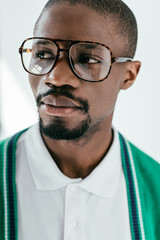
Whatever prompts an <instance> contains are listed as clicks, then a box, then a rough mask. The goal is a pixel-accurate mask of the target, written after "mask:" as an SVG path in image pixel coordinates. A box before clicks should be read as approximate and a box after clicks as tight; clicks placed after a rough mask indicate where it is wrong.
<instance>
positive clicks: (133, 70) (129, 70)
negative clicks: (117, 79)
mask: <svg viewBox="0 0 160 240" xmlns="http://www.w3.org/2000/svg"><path fill="white" fill-rule="evenodd" d="M125 64H126V71H125V74H124V77H123V80H122V82H121V89H123V90H125V89H128V88H129V87H131V86H132V84H133V83H134V81H135V80H136V77H137V75H138V73H139V70H140V67H141V62H140V61H131V62H129V61H128V62H126V63H125Z"/></svg>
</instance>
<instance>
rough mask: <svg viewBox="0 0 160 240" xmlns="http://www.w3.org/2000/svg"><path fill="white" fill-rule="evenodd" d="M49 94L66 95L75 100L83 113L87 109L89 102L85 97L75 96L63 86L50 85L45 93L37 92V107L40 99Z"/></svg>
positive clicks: (86, 111)
mask: <svg viewBox="0 0 160 240" xmlns="http://www.w3.org/2000/svg"><path fill="white" fill-rule="evenodd" d="M49 95H53V96H55V97H59V96H61V97H67V98H68V99H71V100H73V101H75V102H77V103H78V104H79V105H80V107H81V108H82V110H83V111H84V112H85V113H88V111H89V104H88V101H87V100H86V99H82V98H79V97H75V96H74V95H73V94H72V93H71V92H70V91H69V90H68V89H67V88H64V87H52V88H51V89H49V90H48V91H46V92H45V93H40V94H38V96H37V98H36V103H37V107H39V106H40V105H41V99H42V98H43V97H46V96H49Z"/></svg>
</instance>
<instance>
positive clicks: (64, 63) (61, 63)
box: [43, 56, 81, 88]
mask: <svg viewBox="0 0 160 240" xmlns="http://www.w3.org/2000/svg"><path fill="white" fill-rule="evenodd" d="M43 80H44V84H45V85H47V86H48V87H52V86H53V85H54V86H56V87H62V86H64V85H68V86H71V87H73V88H78V87H79V85H80V84H81V80H80V79H79V78H78V77H76V76H75V74H74V73H73V72H72V70H71V68H70V65H69V62H68V60H67V59H66V56H61V57H59V59H58V61H57V63H56V65H55V66H54V68H53V69H52V71H51V72H50V73H48V74H46V75H45V76H44V78H43Z"/></svg>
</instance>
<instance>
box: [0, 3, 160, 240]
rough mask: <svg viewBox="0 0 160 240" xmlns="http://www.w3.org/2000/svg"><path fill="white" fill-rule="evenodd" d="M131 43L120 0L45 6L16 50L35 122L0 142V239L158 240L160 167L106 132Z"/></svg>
mask: <svg viewBox="0 0 160 240" xmlns="http://www.w3.org/2000/svg"><path fill="white" fill-rule="evenodd" d="M136 44H137V25H136V20H135V17H134V15H133V13H132V12H131V10H130V9H129V8H128V7H127V6H126V5H125V4H124V3H123V2H122V1H120V0H103V1H102V0H50V1H49V2H48V3H47V4H46V6H45V8H44V9H43V11H42V13H41V15H40V17H39V19H38V20H37V23H36V25H35V28H34V37H33V38H28V39H27V40H25V41H24V42H23V44H22V46H21V47H20V49H19V51H20V54H21V57H22V64H23V67H24V68H25V70H26V71H27V72H28V73H29V81H30V84H31V88H32V90H33V94H34V97H35V99H36V102H37V107H38V113H39V123H38V124H36V125H35V126H33V127H31V128H29V129H27V130H25V131H23V132H21V133H18V134H16V135H15V136H14V137H12V138H9V139H7V140H5V141H3V142H2V143H1V181H0V182H1V183H0V184H1V188H0V189H1V202H0V204H1V209H0V219H1V222H0V223H1V224H0V230H1V231H0V239H12V240H13V239H20V240H21V239H22V240H28V239H30V240H44V239H46V240H51V239H55V240H62V239H65V240H72V239H74V240H75V239H76V240H79V239H81V240H82V239H86V240H95V239H96V240H97V239H100V240H106V239H108V240H129V239H136V240H138V239H143V240H144V239H148V240H151V239H153V240H158V239H160V227H159V221H160V207H159V204H160V190H159V187H160V184H159V176H160V166H159V164H158V163H157V162H156V161H154V160H152V159H151V158H150V157H148V156H147V155H145V154H144V153H143V152H141V151H140V150H138V149H137V148H136V147H135V146H133V145H132V144H131V143H129V142H128V141H127V140H126V139H125V138H124V137H123V136H122V135H121V134H120V133H118V132H117V131H116V130H115V129H113V128H112V118H113V112H114V108H115V103H116V99H117V96H118V93H119V91H120V90H125V89H128V88H129V87H130V86H132V84H133V83H134V81H135V79H136V76H137V74H138V72H139V69H140V65H141V63H140V62H139V61H134V60H133V57H134V54H135V50H136ZM15 160H16V161H15ZM15 168H16V171H15ZM15 173H16V174H15ZM155 207H156V211H155Z"/></svg>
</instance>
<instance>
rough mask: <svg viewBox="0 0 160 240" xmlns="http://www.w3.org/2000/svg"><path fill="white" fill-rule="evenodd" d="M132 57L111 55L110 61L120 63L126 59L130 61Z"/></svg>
mask: <svg viewBox="0 0 160 240" xmlns="http://www.w3.org/2000/svg"><path fill="white" fill-rule="evenodd" d="M132 60H133V59H132V58H126V57H113V58H112V63H114V62H117V63H122V62H127V61H132Z"/></svg>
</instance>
